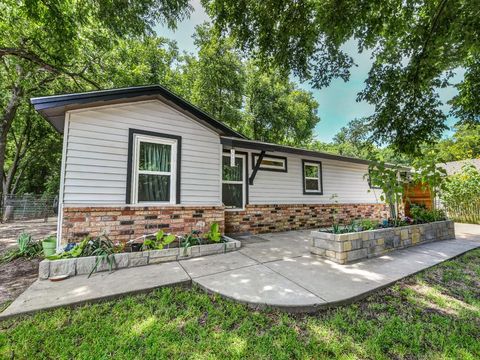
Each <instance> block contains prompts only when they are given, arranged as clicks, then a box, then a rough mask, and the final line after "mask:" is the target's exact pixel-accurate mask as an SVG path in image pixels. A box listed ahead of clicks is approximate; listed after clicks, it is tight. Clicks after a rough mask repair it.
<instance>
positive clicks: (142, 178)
mask: <svg viewBox="0 0 480 360" xmlns="http://www.w3.org/2000/svg"><path fill="white" fill-rule="evenodd" d="M177 151H178V140H177V139H175V138H166V137H161V136H151V135H145V134H141V133H140V134H136V133H133V138H132V175H131V181H132V185H131V203H134V204H140V203H147V204H148V203H155V204H158V203H167V204H175V202H176V199H177V196H176V190H177V166H179V164H177Z"/></svg>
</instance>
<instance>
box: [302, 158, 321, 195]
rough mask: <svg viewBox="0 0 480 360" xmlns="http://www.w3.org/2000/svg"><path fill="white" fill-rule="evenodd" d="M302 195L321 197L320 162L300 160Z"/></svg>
mask: <svg viewBox="0 0 480 360" xmlns="http://www.w3.org/2000/svg"><path fill="white" fill-rule="evenodd" d="M302 166H303V169H302V170H303V194H304V195H322V194H323V184H322V163H321V162H320V161H310V160H302Z"/></svg>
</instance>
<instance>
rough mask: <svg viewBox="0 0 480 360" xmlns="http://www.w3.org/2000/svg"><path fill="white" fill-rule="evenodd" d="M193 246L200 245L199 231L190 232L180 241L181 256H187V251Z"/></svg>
mask: <svg viewBox="0 0 480 360" xmlns="http://www.w3.org/2000/svg"><path fill="white" fill-rule="evenodd" d="M194 245H202V238H201V237H200V231H198V230H192V231H191V232H189V233H188V234H186V235H184V236H183V237H182V238H181V239H180V246H181V247H183V254H184V255H186V254H187V249H188V248H189V247H191V246H194Z"/></svg>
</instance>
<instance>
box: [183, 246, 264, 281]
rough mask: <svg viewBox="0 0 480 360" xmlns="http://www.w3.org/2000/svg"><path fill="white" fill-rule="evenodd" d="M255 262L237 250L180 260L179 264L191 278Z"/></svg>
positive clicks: (254, 263) (250, 264)
mask: <svg viewBox="0 0 480 360" xmlns="http://www.w3.org/2000/svg"><path fill="white" fill-rule="evenodd" d="M256 264H258V263H257V262H256V261H255V260H253V259H251V258H249V257H248V256H245V255H243V254H241V253H240V252H238V251H237V252H231V253H226V254H219V255H211V256H203V257H198V258H194V259H188V260H182V261H180V265H182V267H183V268H184V269H185V271H186V272H187V273H188V275H190V277H191V278H192V279H194V278H197V277H201V276H206V275H212V274H216V273H221V272H225V271H229V270H235V269H239V268H243V267H246V266H252V265H256Z"/></svg>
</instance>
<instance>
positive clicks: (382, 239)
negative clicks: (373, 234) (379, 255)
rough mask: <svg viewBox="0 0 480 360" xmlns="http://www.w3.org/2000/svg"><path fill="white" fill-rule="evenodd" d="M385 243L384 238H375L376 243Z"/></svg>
mask: <svg viewBox="0 0 480 360" xmlns="http://www.w3.org/2000/svg"><path fill="white" fill-rule="evenodd" d="M384 243H385V239H384V238H380V239H377V245H383V244H384Z"/></svg>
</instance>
